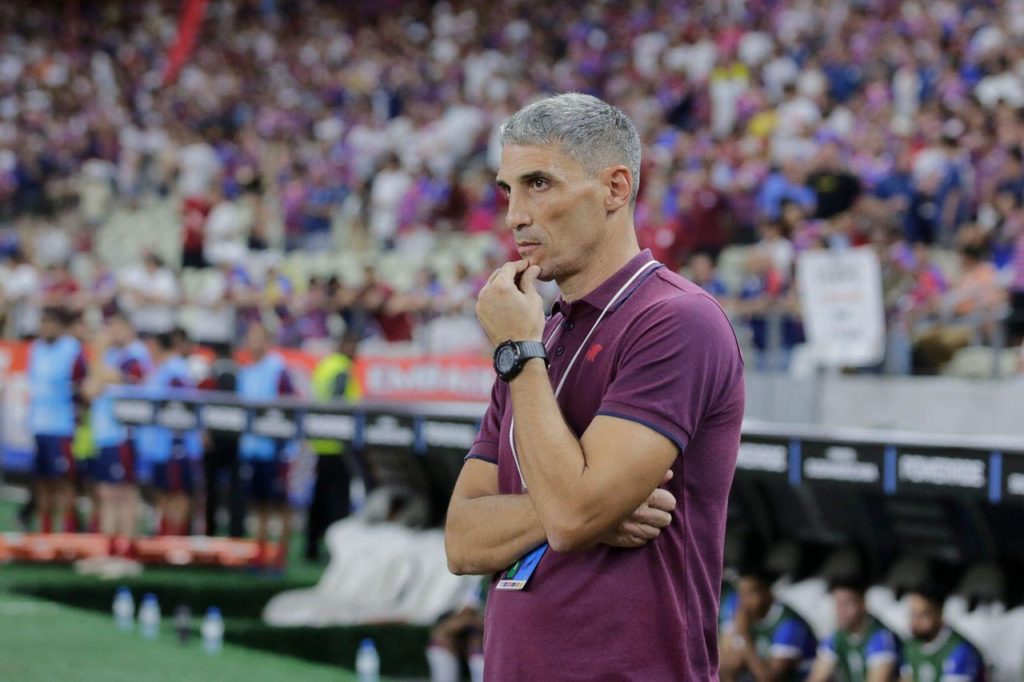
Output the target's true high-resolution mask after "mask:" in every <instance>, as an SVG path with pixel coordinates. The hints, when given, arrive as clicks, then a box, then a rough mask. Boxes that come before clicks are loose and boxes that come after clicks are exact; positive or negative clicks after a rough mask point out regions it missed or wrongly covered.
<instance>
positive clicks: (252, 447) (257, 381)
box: [237, 353, 291, 461]
mask: <svg viewBox="0 0 1024 682" xmlns="http://www.w3.org/2000/svg"><path fill="white" fill-rule="evenodd" d="M237 392H238V396H239V397H240V398H242V399H244V400H252V401H256V402H268V401H272V400H274V399H275V398H278V397H280V396H281V395H284V394H287V393H290V392H291V382H290V381H289V379H288V371H287V369H286V368H285V364H284V360H282V359H281V356H279V355H277V354H275V353H267V354H266V355H264V356H263V357H262V358H261V359H260V361H259V362H254V363H253V364H251V365H248V366H246V367H243V368H242V369H240V370H239V372H238V387H237ZM281 450H282V446H281V443H280V441H278V440H276V439H274V438H267V437H265V436H256V435H253V434H251V433H245V434H242V437H241V438H240V439H239V441H238V452H239V454H240V455H241V456H242V459H252V460H263V461H268V460H273V459H276V458H277V457H278V455H279V454H280V452H281Z"/></svg>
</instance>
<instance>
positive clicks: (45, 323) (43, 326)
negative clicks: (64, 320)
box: [39, 315, 62, 341]
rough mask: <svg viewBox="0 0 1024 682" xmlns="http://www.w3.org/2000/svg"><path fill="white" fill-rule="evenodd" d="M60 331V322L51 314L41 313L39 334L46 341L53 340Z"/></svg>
mask: <svg viewBox="0 0 1024 682" xmlns="http://www.w3.org/2000/svg"><path fill="white" fill-rule="evenodd" d="M61 331H62V327H61V323H60V322H59V321H58V320H57V319H56V318H55V317H53V316H52V315H43V318H42V319H41V320H40V321H39V336H41V337H43V338H44V339H46V340H47V341H53V340H54V339H56V338H57V337H58V336H60V333H61Z"/></svg>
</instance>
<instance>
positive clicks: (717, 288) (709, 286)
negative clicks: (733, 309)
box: [689, 253, 729, 301]
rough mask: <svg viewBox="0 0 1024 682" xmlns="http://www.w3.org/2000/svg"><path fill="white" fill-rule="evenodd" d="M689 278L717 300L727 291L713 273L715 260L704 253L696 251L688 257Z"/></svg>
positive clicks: (726, 293)
mask: <svg viewBox="0 0 1024 682" xmlns="http://www.w3.org/2000/svg"><path fill="white" fill-rule="evenodd" d="M689 269H690V273H689V278H690V281H692V282H693V283H694V284H696V285H697V286H699V287H700V288H701V289H703V290H704V291H706V292H708V293H709V294H711V295H712V296H714V297H715V298H716V299H718V300H719V301H721V300H723V299H724V298H725V297H726V296H727V295H728V293H729V289H728V287H726V286H725V282H723V281H722V280H721V279H720V278H719V277H718V275H717V274H716V273H715V261H714V260H713V259H712V258H711V256H709V255H708V254H706V253H696V254H694V255H693V257H692V258H690V263H689Z"/></svg>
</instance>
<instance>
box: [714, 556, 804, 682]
mask: <svg viewBox="0 0 1024 682" xmlns="http://www.w3.org/2000/svg"><path fill="white" fill-rule="evenodd" d="M777 577H778V576H776V575H775V574H773V573H772V572H771V571H768V570H766V569H763V568H762V567H760V566H748V567H746V568H745V569H744V570H742V571H741V572H740V580H739V588H738V590H737V599H736V609H735V615H734V617H733V620H732V622H731V623H728V624H726V626H725V628H724V634H723V637H722V663H721V665H722V668H721V679H722V680H723V681H725V682H728V681H729V680H740V679H745V678H744V677H743V675H744V674H749V675H750V676H751V677H752V678H753V679H755V680H775V681H782V680H787V681H792V682H796V681H797V680H803V679H805V678H806V677H807V673H808V672H809V671H810V669H811V664H812V662H813V661H814V654H815V651H816V649H817V647H818V642H817V640H816V639H815V637H814V633H813V631H812V630H811V626H810V625H808V624H807V621H805V620H804V619H803V618H801V617H800V615H799V614H797V613H796V612H795V611H793V609H791V608H789V607H788V606H786V605H785V604H783V603H782V602H780V601H778V600H777V599H775V596H774V595H773V594H772V583H773V582H775V579H776V578H777Z"/></svg>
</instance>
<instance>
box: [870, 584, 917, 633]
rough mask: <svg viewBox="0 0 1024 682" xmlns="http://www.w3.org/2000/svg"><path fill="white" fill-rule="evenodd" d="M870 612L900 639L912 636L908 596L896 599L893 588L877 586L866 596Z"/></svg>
mask: <svg viewBox="0 0 1024 682" xmlns="http://www.w3.org/2000/svg"><path fill="white" fill-rule="evenodd" d="M865 601H866V602H867V605H868V611H870V612H871V613H872V614H874V616H875V618H877V619H878V620H880V621H881V622H882V624H883V625H885V626H886V627H887V628H889V629H890V630H892V631H893V632H895V633H896V634H897V635H898V636H899V637H901V638H906V637H908V636H909V635H910V620H909V614H908V611H907V602H906V595H903V598H902V599H897V598H896V593H895V592H894V591H893V590H892V588H889V587H885V586H883V585H875V586H873V587H871V588H870V589H868V591H867V593H866V594H865Z"/></svg>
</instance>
